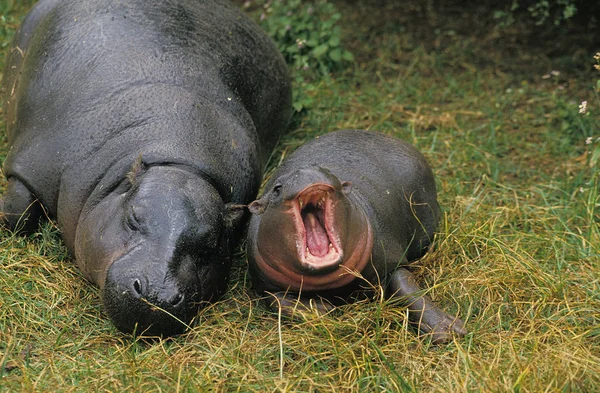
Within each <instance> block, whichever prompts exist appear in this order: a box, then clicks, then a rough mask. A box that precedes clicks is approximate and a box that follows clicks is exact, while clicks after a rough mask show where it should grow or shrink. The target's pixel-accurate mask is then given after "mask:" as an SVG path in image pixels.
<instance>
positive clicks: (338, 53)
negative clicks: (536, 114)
mask: <svg viewBox="0 0 600 393" xmlns="http://www.w3.org/2000/svg"><path fill="white" fill-rule="evenodd" d="M329 58H330V59H331V60H333V61H335V62H336V63H339V62H341V61H342V50H341V49H340V48H334V49H333V50H331V52H329Z"/></svg>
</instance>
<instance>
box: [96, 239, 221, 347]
mask: <svg viewBox="0 0 600 393" xmlns="http://www.w3.org/2000/svg"><path fill="white" fill-rule="evenodd" d="M158 251H159V250H152V249H148V248H145V247H143V245H140V246H138V247H135V248H134V249H133V250H131V251H130V252H129V253H127V254H126V255H124V256H122V257H121V258H119V259H118V260H116V261H115V262H113V264H112V265H111V266H110V267H109V269H108V272H107V274H106V279H105V283H104V288H103V293H102V295H103V301H104V305H105V308H106V312H107V313H108V315H109V317H110V318H111V319H112V320H113V321H114V323H115V325H116V326H117V327H118V328H119V329H120V330H122V331H126V332H127V331H134V332H135V333H137V334H145V335H157V334H164V335H173V334H178V333H181V332H183V331H184V330H186V328H187V327H188V324H189V323H190V321H191V319H192V318H193V317H194V315H196V313H197V311H198V309H199V308H200V307H201V306H202V303H203V302H205V301H208V300H210V295H211V294H213V293H214V292H215V291H218V288H215V291H213V289H209V288H207V286H208V285H210V283H211V282H212V283H216V282H223V280H221V279H218V278H217V277H215V276H216V275H217V274H218V272H217V271H216V270H217V269H215V268H214V266H213V268H211V267H210V266H209V265H207V264H206V263H205V262H204V263H203V261H202V260H201V258H199V257H198V256H193V255H189V254H185V253H183V252H180V251H179V250H177V249H175V250H173V252H172V253H171V255H161V253H160V252H158ZM207 275H209V276H213V280H210V279H208V277H206V276H207ZM212 286H214V285H212Z"/></svg>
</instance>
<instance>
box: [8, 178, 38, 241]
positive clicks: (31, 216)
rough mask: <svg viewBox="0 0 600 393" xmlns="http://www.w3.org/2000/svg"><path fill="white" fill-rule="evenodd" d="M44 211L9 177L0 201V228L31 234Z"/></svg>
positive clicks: (27, 192) (24, 187) (25, 188)
mask: <svg viewBox="0 0 600 393" xmlns="http://www.w3.org/2000/svg"><path fill="white" fill-rule="evenodd" d="M43 212H44V209H43V208H42V205H41V204H40V203H39V202H38V200H37V199H36V197H35V196H33V194H32V193H31V192H30V191H29V189H28V188H27V187H26V186H25V184H23V183H22V182H21V181H20V180H19V179H17V178H15V177H11V178H10V179H9V180H8V186H7V187H6V191H5V193H4V196H3V197H2V198H1V199H0V227H1V226H4V227H6V228H8V229H10V230H11V231H18V232H25V233H31V232H33V231H34V230H35V229H36V228H37V226H38V223H39V220H40V217H42V215H43Z"/></svg>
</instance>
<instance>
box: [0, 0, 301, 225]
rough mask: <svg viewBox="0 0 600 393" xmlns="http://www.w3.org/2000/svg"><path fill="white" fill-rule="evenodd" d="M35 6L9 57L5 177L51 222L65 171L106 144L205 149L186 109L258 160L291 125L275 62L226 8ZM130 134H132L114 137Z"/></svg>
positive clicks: (252, 28)
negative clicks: (219, 115)
mask: <svg viewBox="0 0 600 393" xmlns="http://www.w3.org/2000/svg"><path fill="white" fill-rule="evenodd" d="M36 7H38V8H39V9H42V10H43V12H38V13H37V14H36V13H35V12H34V13H33V14H32V15H34V14H35V15H36V19H35V21H32V22H31V21H30V22H31V23H29V24H28V25H27V26H28V28H27V29H22V30H23V31H21V32H19V33H18V35H17V37H16V39H15V41H14V44H13V48H12V49H11V52H10V54H9V57H8V60H7V66H6V67H7V68H6V69H7V72H6V76H5V80H4V83H3V90H4V92H3V95H4V97H5V113H6V120H7V134H8V137H9V143H10V144H11V151H10V152H9V155H8V156H7V159H6V161H5V174H6V175H7V176H17V177H19V178H20V179H22V181H23V182H24V183H25V184H27V185H28V186H29V187H30V188H31V189H32V190H33V191H34V193H35V194H36V195H37V196H38V198H39V199H40V200H41V201H42V203H43V204H44V205H46V207H47V208H48V211H49V212H50V214H55V212H56V205H57V200H58V190H59V188H60V183H61V177H62V176H63V174H64V173H65V172H66V171H71V172H72V173H80V172H81V170H83V168H85V167H86V165H87V164H86V162H87V160H88V159H89V157H91V156H94V155H95V154H98V152H99V151H102V150H103V149H105V150H106V146H108V145H110V144H111V143H112V144H113V145H115V146H117V148H116V150H115V151H114V153H113V155H115V156H122V155H123V152H124V151H134V150H136V149H137V148H138V147H139V145H140V144H143V143H144V142H145V141H152V143H154V144H156V143H159V142H160V141H161V140H164V141H168V142H165V143H167V144H173V146H172V147H170V148H169V149H167V150H168V151H169V152H170V154H171V153H172V154H173V155H179V154H183V155H186V156H189V158H192V157H194V156H196V157H202V155H203V154H204V152H205V151H211V149H212V146H211V143H213V142H212V140H211V138H210V137H208V136H207V135H202V133H201V132H200V133H199V132H198V129H202V119H198V116H196V115H194V117H193V120H194V121H195V122H196V123H198V122H199V124H197V125H198V127H197V128H198V129H196V128H195V126H194V124H193V123H192V122H191V119H192V116H191V115H190V116H188V115H187V113H192V111H196V112H198V111H197V109H196V108H192V107H193V106H201V105H208V106H209V107H210V110H212V111H213V112H214V108H218V109H217V111H218V110H222V111H223V112H224V113H226V114H227V116H231V117H233V118H235V120H236V122H237V123H239V124H240V125H242V126H243V127H241V128H242V129H244V130H245V131H244V132H246V133H247V135H244V136H243V138H242V139H244V140H249V141H251V142H252V141H254V142H256V145H258V150H259V154H262V155H263V156H264V155H265V152H266V151H268V150H269V148H270V147H272V145H273V143H274V142H273V141H275V140H276V139H277V138H276V134H277V133H278V132H280V131H281V129H282V128H283V127H284V125H285V124H286V122H287V120H288V119H289V114H290V112H289V106H290V105H289V100H290V98H289V82H288V79H287V74H286V72H287V70H286V68H285V64H284V63H283V61H282V59H281V56H280V55H279V54H278V53H277V50H276V48H275V47H274V45H273V44H272V42H271V41H270V40H269V39H268V37H266V36H265V35H264V33H263V32H262V31H260V29H259V28H258V26H256V25H255V24H254V23H252V22H251V21H250V20H248V18H246V17H245V16H244V15H243V14H242V13H241V12H240V11H239V10H238V9H236V8H235V7H233V6H232V5H230V4H229V3H228V2H226V1H217V0H209V1H194V0H189V1H184V0H177V1H175V0H165V1H147V0H62V1H57V0H45V1H44V0H42V1H41V2H40V3H38V5H37V6H36ZM40 13H41V14H42V15H41V16H40ZM25 34H26V35H27V37H25ZM19 44H22V45H24V46H25V47H19ZM200 112H202V111H201V110H200ZM194 113H195V112H194ZM186 116H187V117H189V119H186ZM172 119H176V120H173V121H172ZM171 123H173V124H174V127H175V128H177V133H175V134H171V133H170V130H169V127H168V125H169V124H171ZM151 124H161V127H150V126H149V125H151ZM208 128H209V129H210V127H208ZM132 129H138V130H141V131H140V132H138V133H134V134H132V135H133V137H123V135H124V133H126V132H129V130H132ZM227 131H228V130H223V132H227ZM191 133H198V136H197V137H196V136H194V137H192V138H190V137H189V134H191ZM182 135H183V139H185V140H182V141H180V143H178V142H177V140H176V139H177V138H180V139H181V138H182ZM140 139H141V140H140ZM111 141H112V142H111ZM148 143H150V142H148ZM195 145H198V148H196V147H195ZM212 150H215V149H212ZM216 150H219V149H216ZM249 154H250V153H249ZM250 155H251V154H250ZM184 158H187V157H184ZM100 161H102V160H97V161H96V164H95V165H100V166H102V165H104V164H97V162H100ZM104 161H110V162H106V164H105V165H106V166H107V168H95V170H94V174H90V176H99V174H101V173H103V172H105V171H106V170H107V169H108V166H110V165H113V164H114V161H111V160H104ZM209 161H210V159H209ZM204 165H205V166H206V165H208V166H210V165H211V164H210V163H205V164H204ZM226 165H233V163H228V162H225V163H222V164H220V166H221V167H223V166H226ZM80 167H81V168H80ZM94 181H95V180H94ZM83 192H84V193H85V192H89V190H85V191H83Z"/></svg>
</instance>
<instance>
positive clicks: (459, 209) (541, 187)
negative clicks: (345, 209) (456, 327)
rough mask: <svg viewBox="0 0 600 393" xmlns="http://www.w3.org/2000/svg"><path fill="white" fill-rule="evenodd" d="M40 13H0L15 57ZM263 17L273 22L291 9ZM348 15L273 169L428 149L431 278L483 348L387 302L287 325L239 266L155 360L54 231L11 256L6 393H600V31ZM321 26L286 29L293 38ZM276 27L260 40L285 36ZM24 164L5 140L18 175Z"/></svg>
mask: <svg viewBox="0 0 600 393" xmlns="http://www.w3.org/2000/svg"><path fill="white" fill-rule="evenodd" d="M32 3H33V1H31V0H28V1H25V2H19V3H18V5H17V2H16V1H13V0H8V1H7V2H5V3H4V5H2V4H0V12H1V22H2V24H0V46H2V48H3V49H5V48H6V46H7V45H8V40H9V38H10V36H11V35H12V34H13V32H14V29H15V28H16V27H17V24H18V21H19V20H20V19H21V18H22V16H23V15H24V14H25V12H26V11H27V9H28V7H29V6H30V5H31V4H32ZM242 3H243V2H242V1H240V2H239V4H240V6H242ZM246 3H247V4H246V8H247V10H248V12H250V13H252V15H254V16H255V17H256V18H257V20H259V21H260V19H261V15H262V13H263V12H264V11H265V10H267V8H268V7H270V6H273V4H270V5H269V4H265V2H262V3H260V4H257V3H255V2H251V1H249V2H246ZM330 3H331V4H333V5H335V9H332V8H330V10H329V11H331V12H332V13H337V14H338V15H339V20H338V21H337V22H338V23H337V24H329V25H327V24H326V26H325V28H324V31H325V33H326V34H328V35H329V36H328V37H329V38H328V41H327V42H330V41H331V37H332V36H335V35H336V34H338V33H336V32H334V31H333V29H334V27H333V26H334V25H335V26H339V27H340V31H339V37H340V40H339V42H338V41H336V40H335V39H334V40H333V42H332V43H331V42H330V43H331V45H329V44H328V45H329V46H328V48H326V49H325V50H324V52H323V53H321V54H320V55H319V54H318V53H317V54H315V53H314V52H313V53H308V54H305V56H307V58H306V60H307V62H309V63H308V68H307V69H304V68H305V67H304V65H305V64H302V63H301V64H300V67H298V64H294V63H293V61H292V64H291V68H292V70H293V72H294V80H295V83H296V90H297V93H296V94H297V95H296V103H300V104H301V105H297V107H296V108H297V110H298V113H297V115H296V116H295V118H294V123H293V127H292V129H291V130H290V132H289V133H288V134H287V135H286V136H285V138H284V139H283V141H282V143H281V145H280V147H279V150H278V152H277V154H276V155H275V158H274V159H273V161H272V163H271V165H270V168H274V167H275V166H276V165H277V164H278V163H279V161H280V159H282V158H284V157H285V156H286V155H287V154H289V153H290V152H291V151H292V150H293V149H295V148H296V147H297V146H299V145H300V144H302V143H303V142H304V141H306V140H308V139H310V138H312V137H313V136H315V135H318V134H321V133H325V132H328V131H332V130H336V129H340V128H368V129H374V130H379V131H381V132H385V133H388V134H393V135H396V136H398V137H400V138H404V139H406V140H409V141H411V142H412V143H414V144H415V145H416V146H417V147H418V148H419V149H420V150H421V151H422V152H423V153H424V154H425V155H426V156H427V158H428V159H429V160H430V162H431V164H432V166H433V168H434V172H435V174H436V176H437V180H438V186H439V196H440V201H441V204H442V205H443V207H444V210H445V217H444V220H443V222H442V223H441V226H440V233H439V236H438V238H437V246H436V248H435V250H434V251H433V252H431V253H430V254H428V255H427V256H426V257H425V258H423V259H422V260H421V261H419V262H418V263H416V264H415V267H414V270H415V271H416V272H417V273H418V274H419V277H420V280H421V281H422V283H423V284H424V286H427V287H428V288H431V290H430V292H429V294H430V296H432V297H433V298H434V300H435V301H437V302H438V303H439V304H441V305H442V306H443V307H445V308H446V309H448V310H450V311H452V312H455V313H457V314H458V315H460V316H461V317H462V318H464V319H465V321H466V326H467V328H468V329H469V330H470V332H471V333H470V334H469V335H468V336H467V337H465V338H464V339H460V340H456V341H455V342H453V343H450V344H448V345H443V346H438V347H434V346H431V345H430V343H429V342H428V340H427V339H426V338H424V339H423V338H418V337H417V336H416V335H415V334H414V332H413V331H411V330H410V329H407V326H406V314H405V310H404V309H402V308H400V307H397V306H396V305H394V304H393V303H391V302H387V301H385V300H383V299H375V300H374V301H371V302H362V303H358V304H355V305H350V306H346V307H342V308H341V309H339V310H338V311H336V312H335V313H333V314H331V315H326V316H323V317H314V318H307V319H306V320H305V321H300V322H294V323H291V322H285V321H284V322H283V323H281V324H280V323H278V320H277V318H276V317H274V316H273V315H272V314H270V313H268V312H266V310H265V309H264V307H263V306H262V305H261V303H260V302H259V301H258V299H257V296H256V295H255V294H254V293H253V292H252V290H251V289H250V288H249V283H248V279H247V276H246V269H245V261H244V258H243V253H240V259H239V262H238V263H237V264H236V266H235V270H234V272H233V276H232V281H231V289H230V291H229V292H228V293H227V295H226V297H225V298H224V299H223V300H222V301H221V302H219V303H217V304H215V305H214V306H212V307H210V308H208V309H206V310H204V311H202V312H201V313H200V314H199V315H198V317H197V320H196V327H195V328H194V329H193V330H192V331H190V332H189V333H187V334H185V335H182V336H180V337H177V338H175V339H170V340H159V341H156V342H152V343H148V342H144V341H140V340H137V339H134V338H132V337H130V336H126V335H123V334H121V333H119V332H118V331H116V330H115V328H114V327H113V326H112V325H111V324H110V322H109V321H108V319H107V317H106V315H104V313H103V310H102V306H101V301H100V298H99V294H98V291H97V289H96V288H94V287H93V286H91V285H90V284H89V283H87V282H86V281H84V279H83V278H82V276H81V275H80V274H79V272H78V271H77V269H76V268H75V266H74V264H73V263H72V261H71V258H70V257H69V256H68V255H67V253H66V251H65V249H64V247H63V245H62V242H61V240H60V235H59V233H58V231H57V230H56V228H55V227H54V226H53V225H52V224H48V225H46V226H44V227H43V228H41V230H40V231H39V233H36V234H35V235H33V236H31V237H28V238H23V237H19V236H12V235H11V234H9V233H6V232H4V233H2V235H1V237H0V266H1V267H0V374H1V377H0V391H7V392H9V391H10V392H15V391H23V392H29V391H50V390H54V391H78V392H79V391H100V392H102V391H131V392H134V391H169V392H172V391H189V392H195V391H218V392H224V391H241V392H247V391H255V392H265V391H336V392H344V391H349V392H350V391H352V392H365V391H394V392H396V391H405V392H409V391H428V392H460V391H465V392H466V391H494V392H499V391H515V392H540V391H549V392H554V391H556V392H558V391H560V392H591V391H597V390H598V387H599V386H600V377H599V376H600V229H599V228H600V196H599V195H600V194H599V188H600V184H599V183H600V174H599V170H598V154H599V153H598V151H599V147H598V146H600V140H599V139H600V129H599V127H598V124H599V120H600V116H599V114H600V101H599V98H598V91H596V90H595V86H596V83H597V80H598V79H599V78H598V75H600V74H599V73H598V71H597V70H595V69H594V67H593V66H594V64H597V61H596V60H594V58H593V57H594V54H595V53H597V52H600V42H599V41H598V37H600V35H599V34H598V31H597V30H595V29H596V27H595V25H594V23H596V22H594V19H593V18H591V19H588V20H587V22H585V23H581V22H577V21H573V20H571V22H572V23H571V22H570V21H569V20H567V21H564V23H562V24H561V28H560V29H558V30H557V29H555V28H553V27H552V26H553V23H550V24H547V25H544V26H541V27H536V26H535V23H532V21H531V20H530V19H529V18H527V19H526V20H525V22H523V21H521V20H519V18H516V19H515V21H514V22H513V23H512V24H511V25H510V26H507V27H501V26H499V24H498V21H497V20H495V19H494V18H493V10H494V9H495V8H493V7H491V6H482V5H480V4H479V3H477V4H475V2H474V3H473V4H467V5H465V4H464V3H461V2H456V3H454V2H452V1H437V2H434V1H428V2H421V1H411V0H407V1H402V2H393V1H385V0H377V1H363V0H354V1H352V0H346V1H341V0H340V1H330ZM288 4H292V5H294V4H295V3H294V2H290V3H288ZM265 5H266V6H267V8H265ZM292 5H290V7H291V6H292ZM275 6H276V5H275ZM271 12H274V11H271ZM302 15H303V14H302V13H301V12H298V13H297V14H294V13H292V14H290V15H287V16H288V17H289V18H291V19H290V23H291V24H290V26H292V25H294V23H296V22H297V19H294V18H298V17H300V16H302ZM270 17H273V16H272V15H271V16H270V15H269V14H268V12H267V14H266V15H265V17H263V18H262V22H261V23H263V26H264V27H265V29H267V31H269V32H270V33H271V34H273V33H274V31H276V28H271V27H269V26H270V25H269V23H270V24H271V25H272V26H276V25H277V23H278V22H276V21H270V22H265V20H266V18H270ZM278 18H281V16H278ZM319 20H320V19H319ZM325 20H327V19H325ZM306 23H308V24H309V27H310V29H312V30H313V31H314V30H318V29H320V28H322V26H320V25H318V23H320V22H317V18H316V17H315V18H312V19H310V18H309V19H307V21H306ZM325 23H329V22H325ZM297 27H298V26H296V25H294V27H293V29H297ZM284 28H285V25H284ZM291 29H292V28H291ZM297 30H299V29H297ZM297 34H298V33H297ZM284 37H285V36H284ZM285 40H288V41H287V44H288V48H289V47H290V45H293V44H294V43H295V39H294V37H287V38H285ZM285 40H284V41H280V44H281V42H286V41H285ZM290 40H292V41H290ZM319 42H320V44H318V45H321V44H323V42H322V41H319ZM333 44H337V45H333ZM318 45H317V46H318ZM313 48H316V47H313ZM335 48H340V55H341V57H340V58H339V59H340V61H336V59H337V55H335V54H334V55H331V53H332V51H333V50H334V49H335ZM344 51H348V52H349V53H352V54H353V56H352V57H349V55H345V59H344V55H342V54H343V53H345V52H344ZM3 52H4V50H3ZM323 56H329V57H325V59H328V60H327V62H328V64H325V63H326V62H324V61H323V58H324V57H323ZM315 59H316V60H317V63H316V65H315V64H314V63H310V61H314V60H315ZM2 60H3V57H0V63H1V62H2ZM323 64H325V65H323ZM330 66H333V68H331V69H329V68H328V67H330ZM338 66H339V67H338ZM583 101H586V104H585V105H583V103H582V102H583ZM7 149H8V146H7V145H6V140H5V139H3V142H2V147H1V149H0V151H1V152H2V157H0V158H2V159H3V157H4V155H5V153H6V151H7ZM3 184H4V183H3Z"/></svg>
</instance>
